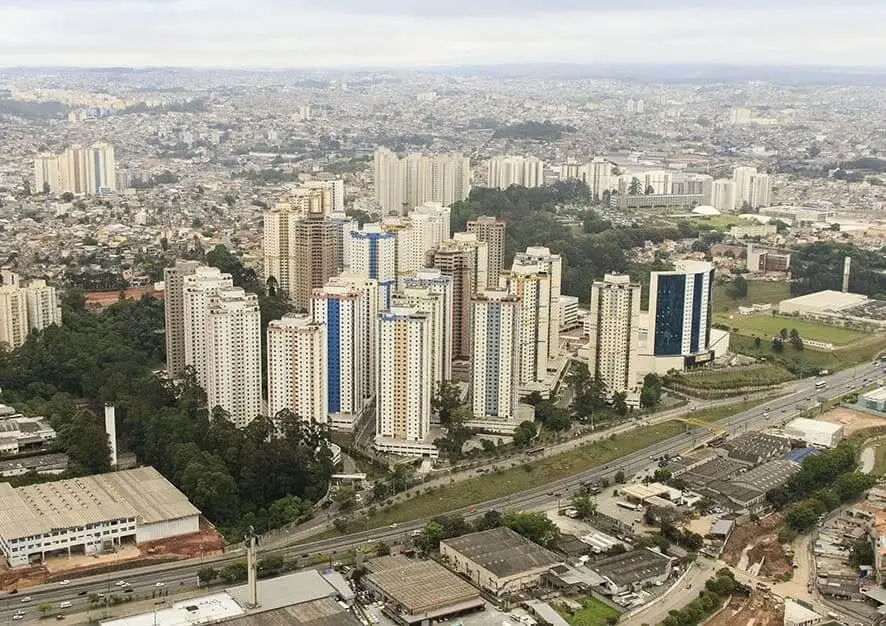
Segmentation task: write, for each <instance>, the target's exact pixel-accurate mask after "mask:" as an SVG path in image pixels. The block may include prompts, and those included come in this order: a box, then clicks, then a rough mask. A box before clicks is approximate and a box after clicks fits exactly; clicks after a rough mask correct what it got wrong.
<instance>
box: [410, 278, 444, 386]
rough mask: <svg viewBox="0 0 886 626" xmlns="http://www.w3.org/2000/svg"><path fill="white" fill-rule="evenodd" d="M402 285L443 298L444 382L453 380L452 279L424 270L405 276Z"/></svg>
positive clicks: (442, 357) (442, 353)
mask: <svg viewBox="0 0 886 626" xmlns="http://www.w3.org/2000/svg"><path fill="white" fill-rule="evenodd" d="M401 285H402V287H403V289H411V288H419V289H427V290H428V291H430V292H431V293H433V294H438V295H439V296H440V297H441V298H442V308H443V312H442V317H441V324H442V333H443V347H442V352H441V360H442V362H443V372H442V375H441V376H442V380H450V379H451V378H452V332H453V330H452V303H453V296H452V278H451V277H449V276H445V275H444V274H443V273H442V272H441V271H440V270H438V269H423V270H419V271H418V272H415V273H414V274H411V275H409V276H405V277H404V278H403V279H402V281H401Z"/></svg>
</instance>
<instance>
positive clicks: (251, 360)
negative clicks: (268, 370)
mask: <svg viewBox="0 0 886 626" xmlns="http://www.w3.org/2000/svg"><path fill="white" fill-rule="evenodd" d="M261 365H262V364H261V316H260V314H259V310H258V297H257V296H256V295H255V294H251V293H246V292H245V291H243V289H241V288H240V287H227V288H224V289H221V290H219V291H218V293H217V294H216V295H214V296H212V297H210V298H209V305H208V308H207V317H206V361H205V364H204V367H203V370H204V372H205V378H206V388H205V389H206V399H207V404H208V406H209V408H210V410H212V409H214V408H215V407H221V408H222V409H224V410H225V411H226V412H227V413H228V415H230V418H231V421H232V422H233V423H234V425H236V426H237V428H244V427H246V426H248V425H249V423H250V422H251V421H252V420H254V419H255V418H256V417H257V416H258V415H261V412H262V401H261V371H262V367H261Z"/></svg>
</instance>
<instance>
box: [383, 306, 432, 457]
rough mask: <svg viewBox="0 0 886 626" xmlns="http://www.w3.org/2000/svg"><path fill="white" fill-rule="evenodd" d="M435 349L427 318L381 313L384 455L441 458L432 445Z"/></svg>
mask: <svg viewBox="0 0 886 626" xmlns="http://www.w3.org/2000/svg"><path fill="white" fill-rule="evenodd" d="M432 343H433V342H432V339H431V322H430V318H429V316H428V315H427V314H426V313H422V312H420V311H418V310H416V309H412V308H399V307H394V308H392V309H390V310H389V311H383V312H381V313H379V316H378V372H377V376H376V398H375V400H376V410H377V415H378V417H377V424H376V437H375V446H376V448H377V449H379V450H381V451H385V452H391V453H397V454H402V455H408V456H420V455H422V454H434V453H435V449H434V447H433V444H431V443H429V442H427V441H426V439H427V437H428V432H429V430H430V426H431V396H432V395H433V392H434V387H433V373H432V370H433V368H432V366H431V352H432Z"/></svg>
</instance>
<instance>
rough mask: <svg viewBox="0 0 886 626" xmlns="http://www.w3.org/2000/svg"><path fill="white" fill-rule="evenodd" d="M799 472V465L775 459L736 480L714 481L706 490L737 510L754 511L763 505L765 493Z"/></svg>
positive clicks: (739, 476) (740, 475)
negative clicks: (722, 498) (730, 503)
mask: <svg viewBox="0 0 886 626" xmlns="http://www.w3.org/2000/svg"><path fill="white" fill-rule="evenodd" d="M799 471H800V465H799V464H798V463H795V462H793V461H789V460H787V459H775V460H772V461H768V462H766V463H763V464H762V465H758V466H757V467H755V468H753V469H750V470H748V471H747V472H745V473H744V474H739V475H738V476H737V477H736V478H733V479H732V480H730V481H728V482H726V481H715V482H713V483H711V484H709V485H708V489H710V490H712V491H714V492H715V493H719V494H720V495H722V496H723V497H725V498H727V499H728V500H730V501H731V502H732V503H733V504H734V505H736V507H738V508H739V509H750V510H754V509H756V508H758V507H759V506H760V505H762V504H763V501H764V500H765V498H766V492H767V491H769V490H770V489H775V488H776V487H781V486H782V485H784V484H785V483H787V482H788V480H790V478H791V476H793V475H794V474H796V473H797V472H799Z"/></svg>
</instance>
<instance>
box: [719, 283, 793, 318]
mask: <svg viewBox="0 0 886 626" xmlns="http://www.w3.org/2000/svg"><path fill="white" fill-rule="evenodd" d="M790 297H791V286H790V285H788V284H787V283H785V282H770V281H762V280H749V281H748V295H747V296H745V297H744V298H738V299H732V298H730V297H729V295H728V285H726V284H718V285H714V313H725V312H726V311H738V307H740V306H750V305H752V304H765V303H767V302H769V303H772V304H773V305H775V304H778V303H779V302H780V301H782V300H786V299H788V298H790Z"/></svg>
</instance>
